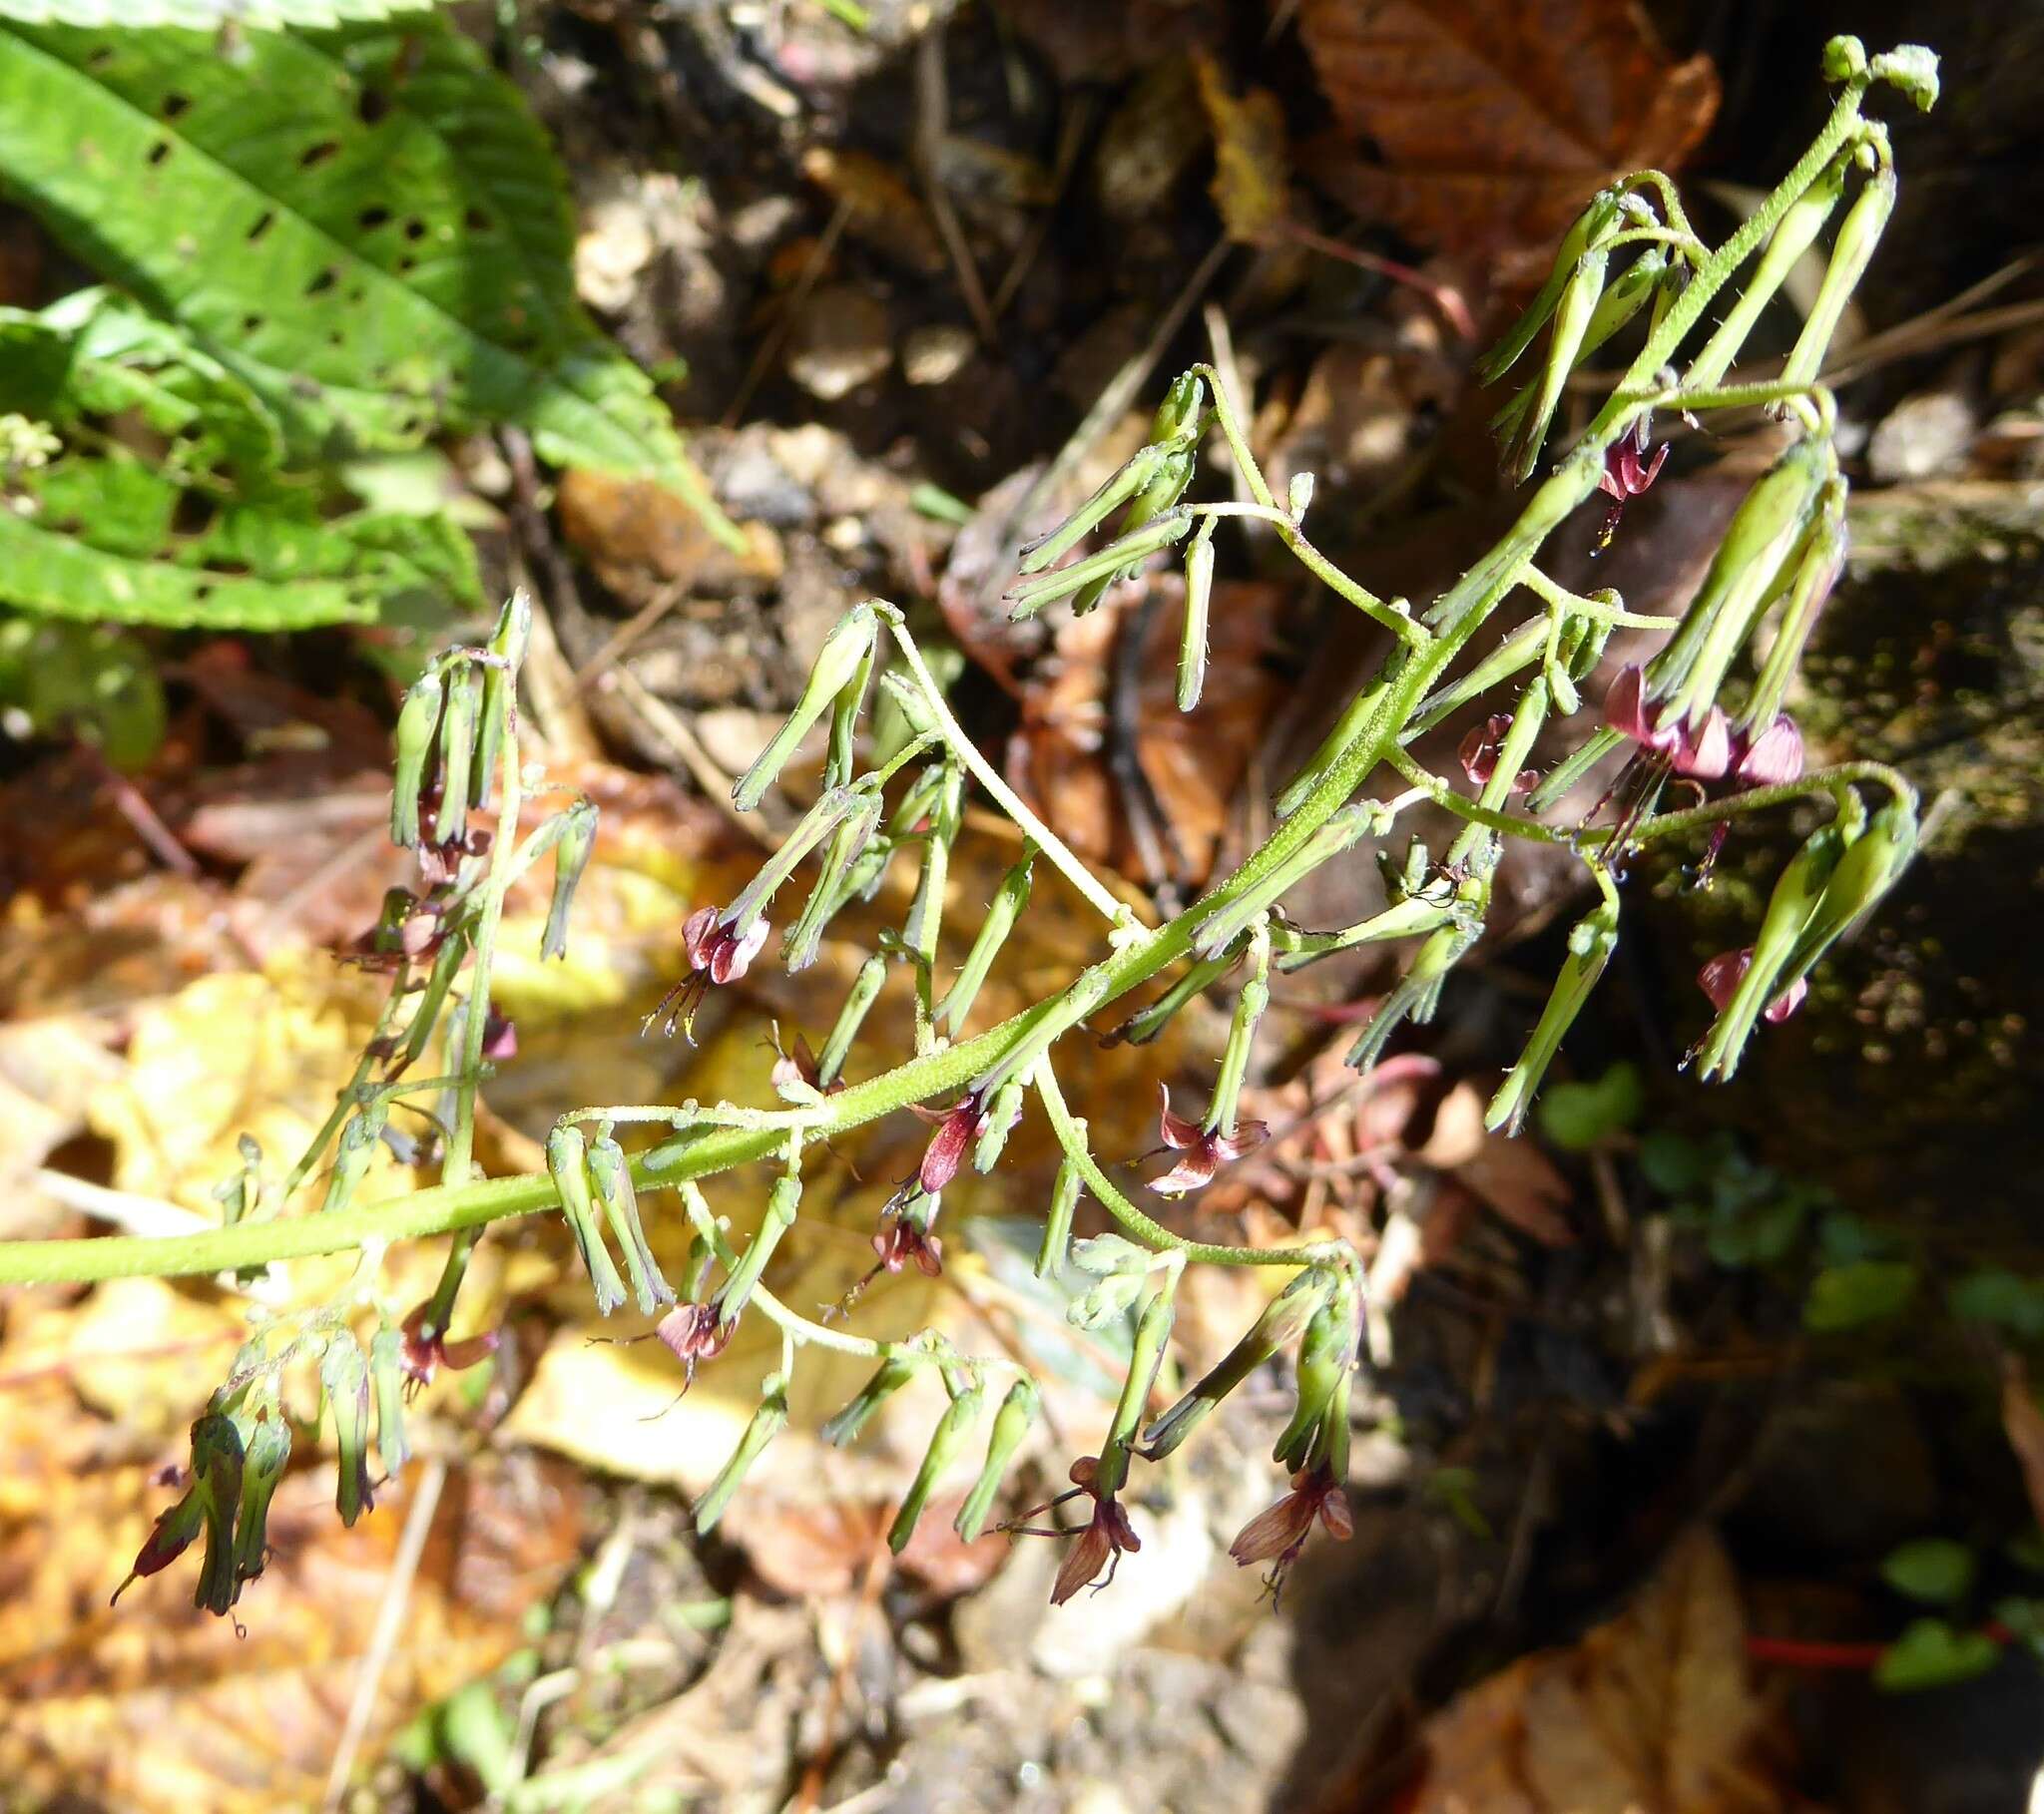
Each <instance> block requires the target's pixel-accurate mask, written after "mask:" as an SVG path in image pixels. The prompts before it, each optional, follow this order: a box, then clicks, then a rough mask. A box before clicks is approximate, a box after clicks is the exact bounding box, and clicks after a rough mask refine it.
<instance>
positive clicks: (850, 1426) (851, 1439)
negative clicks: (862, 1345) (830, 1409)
mask: <svg viewBox="0 0 2044 1814" xmlns="http://www.w3.org/2000/svg"><path fill="white" fill-rule="evenodd" d="M921 1370H922V1369H921V1368H920V1367H919V1366H917V1365H916V1363H915V1362H913V1361H909V1360H904V1359H902V1358H901V1357H900V1356H898V1355H893V1354H889V1355H887V1356H885V1357H884V1358H883V1359H882V1360H881V1362H880V1364H879V1366H877V1367H876V1368H874V1370H873V1373H872V1377H871V1378H869V1379H868V1380H867V1381H866V1383H865V1384H864V1385H863V1386H861V1387H859V1389H858V1391H857V1392H856V1393H855V1394H854V1395H853V1397H852V1399H851V1401H850V1403H848V1404H847V1405H846V1406H845V1407H844V1408H843V1409H842V1410H841V1411H839V1412H837V1413H836V1415H835V1416H833V1417H831V1418H830V1419H829V1420H828V1421H827V1422H826V1423H825V1424H824V1425H823V1427H822V1430H821V1431H820V1432H819V1434H820V1435H821V1436H822V1438H823V1440H824V1441H825V1442H826V1443H828V1444H829V1445H830V1446H831V1447H832V1448H834V1449H848V1448H850V1447H851V1445H852V1444H853V1443H855V1442H856V1441H857V1440H858V1435H859V1432H860V1431H861V1430H863V1429H864V1428H865V1427H866V1425H867V1423H868V1422H870V1421H871V1419H872V1415H873V1413H874V1412H875V1411H877V1410H878V1409H879V1408H880V1407H881V1406H882V1405H883V1404H885V1403H886V1402H887V1400H888V1399H890V1398H892V1397H893V1396H894V1394H895V1393H897V1392H899V1391H900V1390H901V1388H902V1387H903V1386H905V1385H907V1384H908V1382H909V1381H910V1380H912V1379H913V1378H914V1377H915V1376H916V1374H917V1373H919V1372H921Z"/></svg>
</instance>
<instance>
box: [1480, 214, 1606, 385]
mask: <svg viewBox="0 0 2044 1814" xmlns="http://www.w3.org/2000/svg"><path fill="white" fill-rule="evenodd" d="M1624 194H1625V192H1624V191H1623V190H1622V189H1620V188H1618V187H1617V186H1616V185H1613V186H1612V187H1611V188H1609V189H1600V190H1599V191H1598V192H1597V193H1596V195H1594V196H1592V197H1591V198H1590V203H1589V206H1588V207H1587V208H1585V209H1584V210H1583V212H1582V213H1581V214H1580V215H1578V216H1577V217H1576V219H1575V221H1574V222H1573V223H1572V224H1571V225H1570V227H1569V229H1568V231H1567V232H1566V233H1564V234H1563V235H1562V240H1561V244H1560V246H1559V247H1558V248H1557V249H1556V251H1555V255H1554V266H1553V268H1552V269H1551V270H1550V271H1549V272H1548V275H1547V281H1546V282H1545V283H1543V284H1542V285H1541V286H1540V291H1539V293H1538V294H1537V295H1536V296H1534V298H1533V300H1532V301H1531V302H1529V303H1528V304H1527V305H1526V311H1525V313H1523V314H1522V315H1520V317H1519V318H1518V320H1517V321H1515V322H1514V323H1513V324H1512V328H1511V331H1510V332H1509V333H1507V334H1506V335H1505V337H1504V338H1503V339H1502V340H1500V341H1499V342H1498V343H1497V345H1496V346H1495V347H1493V348H1492V349H1491V350H1490V352H1489V353H1487V354H1486V355H1485V356H1484V357H1483V358H1482V359H1480V360H1478V361H1477V365H1476V381H1477V383H1479V384H1482V385H1491V384H1495V383H1496V382H1497V381H1498V379H1500V378H1502V377H1503V376H1504V375H1505V373H1506V372H1508V371H1510V370H1511V368H1512V367H1513V366H1514V365H1516V364H1517V363H1518V361H1519V356H1520V355H1521V354H1522V353H1524V352H1525V350H1526V348H1527V347H1529V346H1531V345H1532V344H1533V341H1534V338H1535V336H1536V335H1538V334H1539V332H1540V330H1541V328H1543V327H1545V326H1546V325H1547V318H1548V317H1549V316H1550V315H1551V314H1553V313H1554V310H1555V305H1556V303H1558V302H1559V301H1560V300H1561V294H1562V291H1563V289H1565V288H1566V287H1567V285H1568V283H1569V281H1570V279H1571V278H1572V277H1573V276H1574V275H1575V273H1576V267H1577V265H1578V263H1579V262H1580V261H1581V259H1582V256H1583V254H1584V253H1585V252H1586V251H1588V250H1590V248H1591V247H1592V246H1595V245H1601V244H1602V243H1603V242H1604V241H1605V240H1606V239H1608V238H1610V237H1611V235H1612V234H1613V233H1614V232H1616V231H1617V230H1618V226H1619V203H1620V201H1621V200H1622V199H1623V197H1624Z"/></svg>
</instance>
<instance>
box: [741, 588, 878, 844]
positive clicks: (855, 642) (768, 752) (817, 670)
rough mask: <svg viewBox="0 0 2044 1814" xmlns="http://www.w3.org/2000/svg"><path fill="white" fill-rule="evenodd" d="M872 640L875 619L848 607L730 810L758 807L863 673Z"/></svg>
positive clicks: (863, 608)
mask: <svg viewBox="0 0 2044 1814" xmlns="http://www.w3.org/2000/svg"><path fill="white" fill-rule="evenodd" d="M878 637H879V619H878V618H877V617H876V616H875V615H874V612H873V608H872V606H871V605H870V604H868V603H864V602H861V603H860V604H857V605H854V606H853V607H852V608H851V610H849V611H848V612H846V613H845V614H844V616H843V617H842V618H840V619H839V620H838V621H837V626H836V628H835V629H833V630H832V631H831V632H830V634H829V636H828V637H826V638H825V639H824V640H823V647H822V649H821V650H820V651H819V652H818V654H817V656H816V661H815V665H814V667H812V668H811V669H810V670H809V679H808V682H807V684H806V685H804V686H803V688H802V695H801V697H800V698H799V699H797V700H796V701H795V707H794V710H793V711H791V712H789V713H788V716H787V722H786V723H784V724H782V725H781V727H780V728H779V729H778V730H777V731H775V732H774V735H773V740H772V741H771V742H770V743H768V744H767V747H766V748H765V749H763V750H762V751H761V752H760V756H759V759H758V760H757V761H755V762H754V764H753V765H752V767H750V768H748V769H747V770H746V772H745V773H744V774H743V775H742V776H740V778H739V782H738V785H737V786H735V787H734V788H733V789H732V790H731V798H732V804H733V805H734V806H736V807H737V808H738V809H739V810H740V811H741V812H751V811H752V810H753V808H754V807H756V806H757V805H759V803H760V801H761V798H762V797H763V796H764V795H765V794H766V792H767V788H768V787H770V786H771V785H772V784H773V781H774V778H775V777H776V776H777V775H778V774H779V773H780V771H781V769H782V768H783V767H785V766H786V764H787V758H788V757H789V756H791V755H792V754H793V753H794V746H795V745H796V744H797V743H799V742H800V741H801V740H802V738H803V737H805V736H806V735H807V734H808V732H809V727H810V726H811V725H812V724H814V723H815V722H816V720H817V719H818V718H820V717H821V716H822V715H823V713H824V711H825V710H826V709H827V708H828V707H829V706H830V705H832V704H833V703H834V702H835V701H836V699H837V696H838V694H840V693H841V692H843V691H844V690H845V689H846V688H847V687H848V686H850V685H851V683H852V682H853V681H855V680H860V679H861V677H862V676H863V675H864V674H865V673H867V672H869V666H870V661H871V657H872V653H873V647H874V644H875V643H876V642H877V641H878Z"/></svg>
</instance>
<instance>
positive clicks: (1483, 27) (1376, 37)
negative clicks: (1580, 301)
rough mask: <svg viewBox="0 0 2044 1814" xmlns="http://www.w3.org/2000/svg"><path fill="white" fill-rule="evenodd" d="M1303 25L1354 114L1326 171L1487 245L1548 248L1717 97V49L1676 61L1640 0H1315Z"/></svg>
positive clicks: (1328, 154) (1355, 190)
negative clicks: (1360, 143) (1365, 146)
mask: <svg viewBox="0 0 2044 1814" xmlns="http://www.w3.org/2000/svg"><path fill="white" fill-rule="evenodd" d="M1298 31H1299V36H1300V37H1301V38H1302V39H1303V40H1304V42H1305V47H1306V50H1307V52H1308V53H1309V54H1310V55H1311V57H1312V61H1313V68H1314V70H1315V72H1316V73H1317V75H1318V77H1319V83H1320V91H1321V93H1322V94H1324V95H1325V96H1326V98H1327V105H1328V107H1329V108H1331V109H1332V110H1333V114H1334V119H1335V123H1336V126H1337V128H1338V133H1337V135H1336V136H1335V138H1334V139H1333V140H1331V141H1328V140H1322V141H1320V142H1319V143H1318V144H1316V145H1315V146H1312V147H1310V148H1308V150H1307V153H1306V154H1305V156H1304V158H1303V159H1302V162H1303V163H1304V165H1305V167H1306V169H1307V170H1308V172H1309V173H1310V174H1311V176H1312V177H1313V179H1314V180H1315V181H1316V182H1317V183H1318V184H1319V185H1320V186H1321V187H1322V188H1323V189H1325V190H1326V191H1327V192H1328V193H1329V194H1330V195H1332V196H1333V197H1334V198H1335V199H1336V200H1337V201H1339V202H1341V203H1343V204H1344V205H1345V206H1347V207H1349V208H1352V209H1353V210H1354V211H1355V212H1356V213H1357V214H1359V215H1363V216H1366V217H1368V218H1371V219H1375V220H1382V221H1388V222H1390V223H1391V224H1392V225H1393V226H1394V227H1398V229H1399V230H1400V231H1402V232H1404V233H1407V234H1409V235H1410V236H1411V237H1412V238H1414V239H1417V240H1419V241H1421V242H1422V243H1424V244H1428V245H1435V246H1439V247H1441V248H1443V249H1445V250H1451V251H1458V252H1462V253H1465V254H1468V255H1470V256H1474V257H1484V256H1500V255H1504V254H1509V253H1512V252H1527V251H1531V250H1533V249H1535V248H1539V249H1540V252H1541V256H1542V257H1543V258H1544V257H1545V256H1546V248H1547V247H1548V244H1549V241H1551V240H1552V239H1553V238H1554V236H1555V234H1556V233H1558V232H1559V231H1560V230H1561V228H1562V227H1565V226H1566V225H1567V224H1568V223H1569V222H1570V221H1571V220H1573V219H1574V218H1575V215H1576V213H1577V211H1579V210H1580V209H1581V208H1582V206H1583V204H1584V203H1585V202H1586V201H1588V200H1589V198H1590V195H1591V193H1592V192H1593V191H1594V190H1596V189H1597V187H1598V186H1599V185H1600V184H1602V183H1605V182H1607V181H1609V180H1610V179H1611V178H1612V177H1613V176H1616V175H1620V174H1622V173H1624V172H1628V171H1633V170H1637V169H1639V168H1641V167H1642V166H1644V165H1656V166H1660V167H1663V168H1673V167H1675V166H1677V165H1680V164H1681V163H1682V162H1683V161H1684V159H1686V158H1687V157H1688V156H1689V154H1690V153H1691V152H1692V151H1694V150H1695V149H1696V147H1697V146H1698V144H1699V143H1700V142H1701V141H1702V139H1703V136H1704V134H1705V132H1706V131H1707V130H1708V129H1709V127H1710V124H1711V121H1712V119H1713V117H1714V116H1715V115H1716V113H1717V110H1718V74H1717V70H1716V69H1715V68H1714V67H1713V65H1712V63H1711V60H1710V59H1709V58H1708V57H1703V56H1697V57H1692V58H1690V59H1689V60H1688V61H1687V62H1684V63H1677V62H1675V61H1673V60H1672V59H1671V58H1670V57H1669V55H1668V53H1667V52H1666V51H1665V50H1663V49H1662V47H1661V45H1660V44H1659V43H1658V42H1657V41H1656V40H1655V38H1654V36H1653V33H1652V30H1651V28H1650V27H1649V26H1648V24H1647V22H1646V19H1645V16H1644V15H1643V14H1642V13H1641V11H1640V9H1639V7H1638V6H1637V5H1636V4H1634V0H1554V3H1553V4H1548V5H1542V6H1501V5H1498V4H1497V3H1496V0H1382V3H1381V4H1365V0H1304V4H1303V5H1302V6H1301V7H1300V9H1299V14H1298ZM1357 140H1367V141H1369V142H1370V143H1371V144H1372V145H1373V146H1374V148H1375V151H1376V154H1377V160H1378V161H1376V162H1370V161H1366V160H1364V159H1362V158H1360V157H1358V156H1357V155H1356V152H1355V149H1354V147H1355V142H1356V141H1357ZM1543 268H1544V266H1543Z"/></svg>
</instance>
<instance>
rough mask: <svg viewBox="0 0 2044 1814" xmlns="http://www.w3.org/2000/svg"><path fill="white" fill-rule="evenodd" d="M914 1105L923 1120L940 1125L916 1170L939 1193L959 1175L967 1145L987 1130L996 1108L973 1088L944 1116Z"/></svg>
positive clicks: (928, 1188)
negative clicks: (919, 1166)
mask: <svg viewBox="0 0 2044 1814" xmlns="http://www.w3.org/2000/svg"><path fill="white" fill-rule="evenodd" d="M911 1108H912V1110H913V1113H914V1114H915V1115H917V1116H918V1117H920V1118H921V1119H922V1120H923V1121H926V1122H933V1123H935V1125H936V1130H937V1131H936V1133H935V1134H932V1135H931V1136H930V1143H929V1145H928V1146H927V1147H926V1148H925V1149H924V1151H923V1155H922V1166H921V1169H920V1170H918V1171H917V1173H916V1178H917V1181H918V1182H919V1183H920V1184H921V1185H922V1187H923V1189H924V1190H926V1191H927V1192H928V1193H929V1194H930V1195H931V1196H935V1195H936V1194H937V1193H938V1192H939V1191H940V1190H942V1189H943V1188H944V1186H945V1185H946V1184H948V1183H949V1182H950V1181H951V1180H952V1179H953V1178H954V1177H956V1176H957V1175H958V1167H959V1166H960V1165H962V1164H964V1162H965V1152H966V1148H967V1147H969V1146H970V1145H971V1144H972V1142H973V1141H974V1140H976V1139H978V1138H979V1136H980V1134H982V1133H984V1132H985V1129H986V1125H987V1123H988V1122H989V1121H991V1120H992V1119H993V1115H992V1111H991V1110H989V1109H988V1108H987V1107H986V1105H985V1104H984V1103H983V1102H982V1101H981V1099H980V1096H979V1094H978V1093H977V1092H975V1091H971V1090H968V1091H967V1092H966V1093H965V1094H964V1095H963V1096H961V1097H960V1098H959V1099H958V1106H957V1107H956V1108H955V1109H952V1110H949V1111H947V1112H946V1113H944V1114H941V1115H939V1114H936V1113H935V1112H933V1111H931V1110H928V1109H920V1108H913V1105H911Z"/></svg>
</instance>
